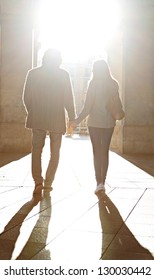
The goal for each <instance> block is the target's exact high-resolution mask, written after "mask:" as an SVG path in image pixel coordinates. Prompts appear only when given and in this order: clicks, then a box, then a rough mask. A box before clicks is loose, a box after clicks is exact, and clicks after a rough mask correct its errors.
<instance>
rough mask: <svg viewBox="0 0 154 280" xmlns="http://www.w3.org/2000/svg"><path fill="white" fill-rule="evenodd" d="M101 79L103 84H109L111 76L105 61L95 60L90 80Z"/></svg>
mask: <svg viewBox="0 0 154 280" xmlns="http://www.w3.org/2000/svg"><path fill="white" fill-rule="evenodd" d="M98 79H101V80H102V81H103V82H107V83H108V82H111V80H113V77H112V75H111V72H110V69H109V66H108V64H107V63H106V61H105V60H103V59H101V60H96V61H95V62H94V64H93V78H92V80H98Z"/></svg>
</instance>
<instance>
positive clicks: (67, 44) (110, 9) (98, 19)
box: [38, 0, 121, 62]
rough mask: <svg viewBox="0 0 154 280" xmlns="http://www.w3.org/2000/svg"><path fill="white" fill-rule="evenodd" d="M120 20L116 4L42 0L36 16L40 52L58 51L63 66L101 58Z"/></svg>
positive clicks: (112, 0) (104, 0)
mask: <svg viewBox="0 0 154 280" xmlns="http://www.w3.org/2000/svg"><path fill="white" fill-rule="evenodd" d="M120 18H121V14H120V8H119V6H118V4H117V1H116V0H93V1H92V0H43V1H42V2H41V5H40V9H39V14H38V22H39V28H40V36H39V41H40V44H41V50H42V51H44V50H45V49H47V48H49V47H55V48H58V49H59V50H60V51H61V52H62V56H63V59H64V60H65V61H66V62H83V61H86V60H88V57H90V56H95V57H96V56H101V55H103V54H104V52H105V48H106V45H107V44H109V42H110V40H111V39H113V37H114V36H115V34H116V32H117V29H118V26H119V22H120Z"/></svg>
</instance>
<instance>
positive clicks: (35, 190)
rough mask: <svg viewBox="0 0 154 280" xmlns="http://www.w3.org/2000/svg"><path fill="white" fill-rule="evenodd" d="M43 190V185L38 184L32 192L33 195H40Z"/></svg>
mask: <svg viewBox="0 0 154 280" xmlns="http://www.w3.org/2000/svg"><path fill="white" fill-rule="evenodd" d="M42 189H43V185H42V184H39V185H36V186H35V189H34V191H33V195H41V193H42Z"/></svg>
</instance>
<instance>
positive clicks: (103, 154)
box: [88, 127, 114, 185]
mask: <svg viewBox="0 0 154 280" xmlns="http://www.w3.org/2000/svg"><path fill="white" fill-rule="evenodd" d="M88 129H89V135H90V139H91V142H92V147H93V156H94V169H95V177H96V182H97V185H98V184H100V183H103V184H105V179H106V175H107V170H108V164H109V147H110V142H111V138H112V134H113V131H114V127H112V128H98V127H89V128H88Z"/></svg>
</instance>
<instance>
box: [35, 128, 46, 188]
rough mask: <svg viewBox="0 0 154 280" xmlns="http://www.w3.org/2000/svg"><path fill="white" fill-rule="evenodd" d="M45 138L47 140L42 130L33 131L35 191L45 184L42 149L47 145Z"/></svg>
mask: <svg viewBox="0 0 154 280" xmlns="http://www.w3.org/2000/svg"><path fill="white" fill-rule="evenodd" d="M45 138H46V131H45V130H41V129H33V130H32V176H33V179H34V182H35V189H38V186H41V187H42V184H43V177H42V162H41V157H42V149H43V147H44V143H45ZM34 192H35V190H34ZM36 192H37V190H36Z"/></svg>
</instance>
